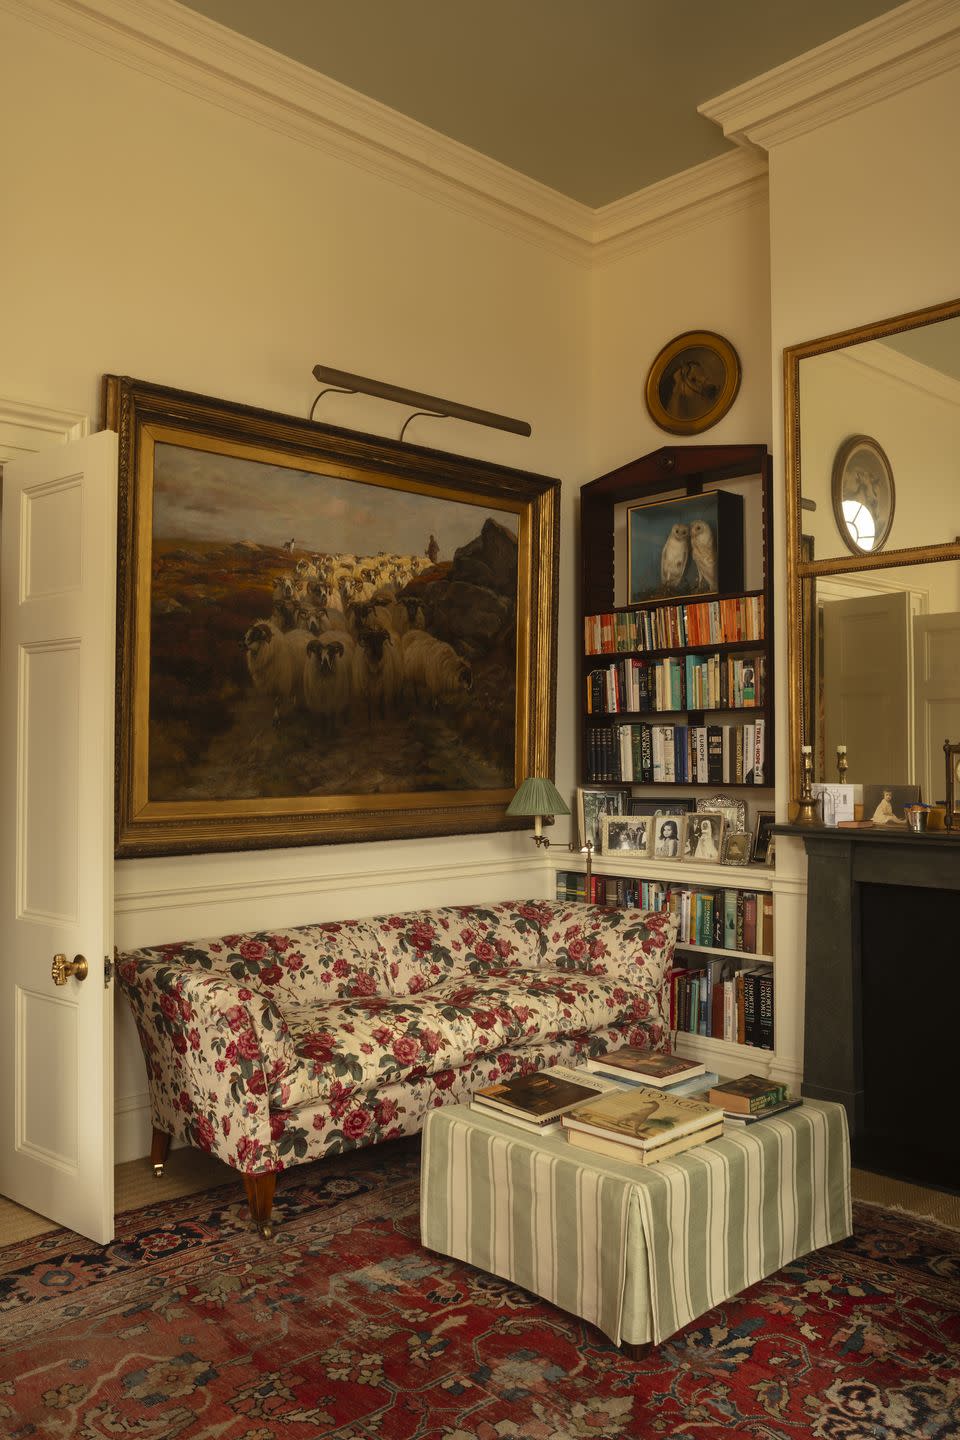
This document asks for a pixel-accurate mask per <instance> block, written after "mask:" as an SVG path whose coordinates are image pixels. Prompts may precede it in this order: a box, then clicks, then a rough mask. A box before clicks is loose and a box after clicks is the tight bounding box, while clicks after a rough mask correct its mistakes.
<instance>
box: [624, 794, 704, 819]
mask: <svg viewBox="0 0 960 1440" xmlns="http://www.w3.org/2000/svg"><path fill="white" fill-rule="evenodd" d="M627 809H628V812H629V814H631V815H689V813H690V811H691V810H695V809H696V801H695V800H694V798H693V796H692V795H688V796H687V797H686V798H685V799H683V798H681V799H676V798H675V799H673V800H647V799H645V798H644V797H643V796H636V795H631V797H630V800H629V802H628V806H627Z"/></svg>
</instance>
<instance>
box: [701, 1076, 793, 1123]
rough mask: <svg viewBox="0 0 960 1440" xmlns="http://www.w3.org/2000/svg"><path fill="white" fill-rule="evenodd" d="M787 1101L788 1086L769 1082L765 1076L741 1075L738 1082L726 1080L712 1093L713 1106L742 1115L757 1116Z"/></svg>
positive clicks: (715, 1087) (714, 1088)
mask: <svg viewBox="0 0 960 1440" xmlns="http://www.w3.org/2000/svg"><path fill="white" fill-rule="evenodd" d="M786 1099H787V1087H786V1085H780V1084H778V1083H777V1082H776V1081H775V1080H767V1079H766V1078H765V1076H763V1075H741V1076H740V1078H739V1079H738V1080H724V1081H723V1082H722V1083H721V1084H719V1085H714V1087H713V1088H712V1090H711V1091H710V1102H711V1104H713V1105H719V1106H720V1107H721V1108H722V1109H723V1110H726V1111H732V1112H735V1113H739V1114H742V1115H755V1114H757V1113H758V1111H761V1110H766V1109H767V1108H768V1107H769V1106H770V1105H779V1104H781V1103H782V1102H783V1101H784V1100H786Z"/></svg>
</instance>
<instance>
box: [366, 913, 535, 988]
mask: <svg viewBox="0 0 960 1440" xmlns="http://www.w3.org/2000/svg"><path fill="white" fill-rule="evenodd" d="M545 913H548V912H543V911H542V910H541V907H540V906H539V905H537V904H536V903H531V904H502V905H455V906H448V907H446V908H440V909H436V910H420V911H413V912H411V913H407V914H404V915H384V916H381V917H379V918H378V919H376V920H373V921H371V922H370V923H371V925H373V926H375V927H376V933H377V936H378V937H379V940H380V944H381V945H382V947H383V952H384V959H385V962H386V967H387V976H388V981H389V986H390V992H391V993H392V994H394V995H417V994H420V993H421V992H422V991H424V990H429V989H432V988H433V987H434V986H436V985H439V984H440V982H441V981H443V980H445V979H449V978H450V977H451V976H457V975H467V974H473V975H505V974H507V973H509V972H510V971H512V970H515V969H517V968H520V969H532V968H534V967H535V966H536V965H538V964H539V962H540V959H541V957H542V955H543V952H544V947H545V935H544V929H543V924H542V920H543V918H544V914H545ZM549 918H552V913H549Z"/></svg>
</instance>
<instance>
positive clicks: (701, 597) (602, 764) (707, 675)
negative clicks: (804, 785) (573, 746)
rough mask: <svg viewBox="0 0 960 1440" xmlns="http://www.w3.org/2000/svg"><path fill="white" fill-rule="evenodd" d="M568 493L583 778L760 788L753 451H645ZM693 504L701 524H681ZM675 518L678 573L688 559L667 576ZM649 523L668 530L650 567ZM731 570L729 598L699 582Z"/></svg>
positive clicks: (768, 653)
mask: <svg viewBox="0 0 960 1440" xmlns="http://www.w3.org/2000/svg"><path fill="white" fill-rule="evenodd" d="M580 496H581V540H582V602H583V604H582V638H583V645H582V652H581V696H582V701H583V703H582V741H581V775H582V783H583V784H585V785H598V784H599V785H611V784H612V785H625V786H631V787H633V786H660V785H667V786H671V785H682V786H683V787H685V788H686V787H689V786H714V787H715V786H719V785H723V786H736V787H741V786H743V787H750V788H753V789H759V788H770V787H771V786H772V777H773V760H774V757H773V723H772V721H773V709H772V697H773V680H774V677H773V655H772V650H771V645H770V636H771V635H772V632H773V623H772V622H773V613H772V592H771V583H772V565H771V546H772V513H773V512H772V492H771V470H770V459H769V456H768V455H767V451H766V447H765V446H762V445H713V446H701V445H688V446H677V447H669V448H665V449H662V450H657V451H655V452H653V453H652V454H650V455H646V456H643V457H642V458H640V459H637V460H633V461H631V462H630V463H629V464H627V465H623V466H621V467H620V468H619V469H617V470H614V471H611V472H610V473H609V474H608V475H603V476H601V477H600V478H599V479H597V480H593V481H591V482H590V483H589V484H588V485H585V486H584V487H583V489H582V490H581V492H580ZM721 502H722V503H721ZM711 506H714V507H715V513H714V510H711ZM698 507H702V508H703V509H704V513H705V514H707V515H708V516H709V521H707V520H699V521H697V520H695V519H694V522H693V524H692V525H691V524H684V523H682V522H683V521H684V520H685V518H686V517H690V518H693V517H695V516H697V515H698V514H699V508H698ZM650 515H653V516H654V521H652V522H649V524H650V526H651V527H653V528H650V529H649V534H647V533H646V532H645V531H644V525H645V524H647V523H648V517H649V516H650ZM660 516H663V517H665V518H663V519H660V518H659V517H660ZM674 516H675V517H676V519H677V521H678V522H681V523H679V524H678V525H677V526H675V527H674V530H675V531H677V532H678V533H680V534H681V536H682V537H683V538H681V540H680V541H678V542H676V543H677V544H678V545H679V554H680V562H679V564H680V566H681V567H682V566H684V555H685V554H686V555H687V559H686V562H685V568H682V569H680V571H679V578H677V567H675V568H674V571H673V572H672V573H671V574H669V575H668V568H667V567H668V557H667V551H668V547H669V546H670V545H671V544H673V543H674V542H673V541H672V539H671V534H672V533H673V532H670V531H667V530H666V526H667V524H668V522H669V520H670V519H673V518H674ZM710 522H712V528H711V524H710ZM656 523H659V524H660V527H661V530H664V531H665V533H666V535H667V538H666V540H665V541H664V543H663V546H662V550H661V552H660V553H661V555H662V559H661V560H660V562H659V563H660V570H659V571H658V570H657V568H656V566H657V555H656V553H654V554H653V559H652V560H651V556H650V554H649V553H648V551H649V550H650V547H651V546H654V547H656V545H658V544H659V540H658V534H657V531H656V528H655V525H656ZM697 524H699V525H700V526H701V528H702V531H703V533H705V534H706V536H707V537H708V539H709V544H710V547H711V551H712V555H711V559H710V561H709V562H708V563H704V562H703V561H702V559H701V558H700V555H699V551H698V550H697V547H696V546H695V544H694V543H693V538H692V537H693V535H694V532H695V528H696V526H697ZM644 546H645V547H646V549H644V548H643V547H644ZM684 547H685V548H684ZM731 557H732V563H731ZM644 567H646V568H644ZM731 575H733V576H734V577H735V578H736V579H737V580H738V581H739V582H740V588H739V589H738V590H737V591H736V592H735V593H724V594H721V593H716V592H714V591H713V590H712V589H711V588H710V584H711V579H713V580H716V579H717V578H719V577H724V578H726V579H727V580H728V581H729V578H730V576H731ZM675 590H679V591H680V592H682V593H678V594H674V593H673V591H675Z"/></svg>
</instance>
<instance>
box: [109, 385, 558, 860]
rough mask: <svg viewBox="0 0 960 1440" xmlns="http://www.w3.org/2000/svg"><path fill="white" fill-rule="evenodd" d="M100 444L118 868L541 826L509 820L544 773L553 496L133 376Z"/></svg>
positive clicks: (549, 741) (550, 482) (516, 476)
mask: <svg viewBox="0 0 960 1440" xmlns="http://www.w3.org/2000/svg"><path fill="white" fill-rule="evenodd" d="M103 424H104V427H105V428H110V429H114V430H116V431H117V432H118V434H119V452H120V467H119V547H118V548H119V555H118V569H119V583H118V624H117V636H118V665H117V678H118V685H117V776H116V780H117V783H116V853H117V855H118V856H135V855H171V854H189V853H196V852H202V851H218V850H243V849H262V848H272V847H275V846H283V845H314V844H336V843H343V842H347V841H369V840H386V839H399V838H412V837H418V836H429V835H453V834H464V833H479V832H483V831H491V830H505V829H511V828H517V827H518V826H521V825H523V824H525V823H527V824H528V823H529V821H526V822H525V821H523V820H513V819H511V818H507V817H506V814H505V811H506V806H507V804H508V803H509V801H510V799H511V798H512V796H513V794H514V791H515V789H516V786H517V785H518V784H519V783H520V781H521V780H522V778H523V777H524V776H526V775H549V774H552V773H553V766H554V743H555V730H554V727H555V713H554V712H555V685H556V632H557V564H558V549H557V540H558V530H559V482H558V481H557V480H554V479H551V478H548V477H545V476H542V475H534V474H530V473H527V472H525V471H520V470H512V469H508V468H507V467H505V466H499V465H493V464H486V463H484V462H482V461H479V460H473V459H467V458H464V457H463V456H459V455H449V454H446V453H444V452H442V451H437V450H429V449H426V448H425V447H421V446H416V445H409V444H401V443H398V442H394V441H390V440H384V439H380V438H377V437H373V436H369V435H361V434H356V433H354V432H351V431H347V430H342V429H338V428H334V427H332V426H326V425H321V424H316V423H311V422H309V421H305V420H300V419H298V418H296V417H293V416H288V415H281V414H276V413H273V412H270V411H265V410H257V409H252V408H250V407H248V406H243V405H237V404H233V403H231V402H229V401H223V400H216V399H211V398H210V397H207V396H202V395H194V394H190V393H188V392H185V391H180V390H174V389H170V388H167V387H164V386H160V385H154V384H151V383H149V382H146V381H140V380H133V379H130V378H128V377H122V376H116V375H108V376H105V377H104V384H103ZM364 561H367V562H369V563H366V564H363V563H361V562H364ZM412 631H417V632H418V633H417V635H416V636H414V637H413V639H412V640H411V638H410V632H412ZM375 632H376V633H375ZM404 635H406V636H407V641H406V642H404ZM424 637H426V638H424ZM414 652H416V654H415V653H414ZM431 667H433V668H431ZM333 676H338V677H339V684H340V687H341V688H340V690H339V691H337V690H336V689H335V687H333V686H332V684H331V683H330V682H331V677H333Z"/></svg>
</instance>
